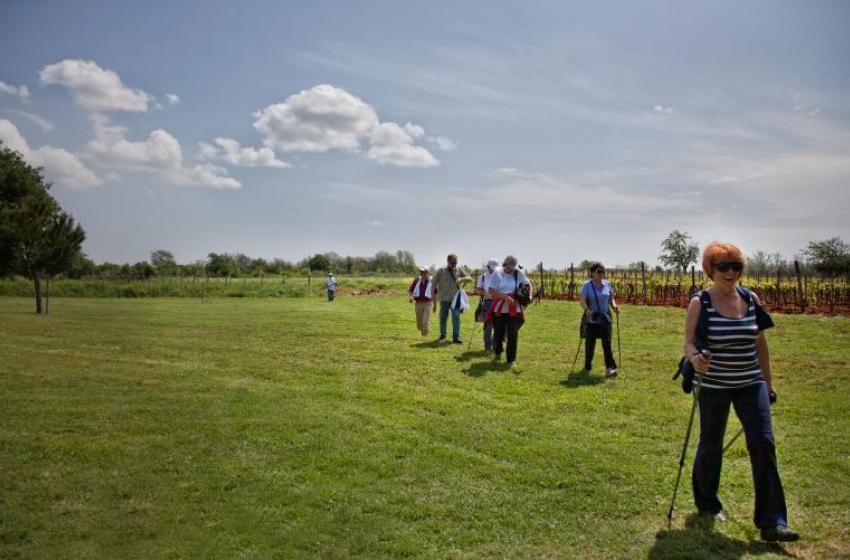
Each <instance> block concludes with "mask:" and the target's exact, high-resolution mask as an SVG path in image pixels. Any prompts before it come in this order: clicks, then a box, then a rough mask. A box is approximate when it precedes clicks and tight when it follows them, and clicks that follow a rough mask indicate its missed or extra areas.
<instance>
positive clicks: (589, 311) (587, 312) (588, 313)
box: [584, 307, 593, 319]
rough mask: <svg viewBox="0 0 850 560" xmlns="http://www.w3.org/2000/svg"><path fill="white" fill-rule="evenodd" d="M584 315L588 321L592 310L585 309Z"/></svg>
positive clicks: (591, 315)
mask: <svg viewBox="0 0 850 560" xmlns="http://www.w3.org/2000/svg"><path fill="white" fill-rule="evenodd" d="M584 314H585V315H587V318H588V319H590V318H591V317H593V309H591V308H589V307H588V308H587V309H585V310H584Z"/></svg>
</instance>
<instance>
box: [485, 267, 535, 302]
mask: <svg viewBox="0 0 850 560" xmlns="http://www.w3.org/2000/svg"><path fill="white" fill-rule="evenodd" d="M516 273H517V280H519V283H520V284H530V282H529V281H528V277H527V276H526V275H525V273H524V272H523V271H521V270H519V269H517V270H516ZM491 282H492V284H491V286H490V287H491V288H493V291H494V292H497V293H499V294H504V295H506V296H510V295H513V293H514V292H515V291H516V284H517V283H516V281H514V273H513V272H511V273H507V272H504V271H503V270H502V269H499V270H497V271H496V272H494V273H493V278H492V280H491Z"/></svg>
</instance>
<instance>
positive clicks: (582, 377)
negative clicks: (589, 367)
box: [558, 370, 605, 389]
mask: <svg viewBox="0 0 850 560" xmlns="http://www.w3.org/2000/svg"><path fill="white" fill-rule="evenodd" d="M604 382H605V378H604V377H599V376H595V375H590V373H588V372H586V371H584V370H579V371H576V372H573V373H570V374H569V375H568V376H567V378H566V379H563V380H561V381H559V382H558V384H559V385H561V386H562V387H566V388H567V389H575V388H576V387H584V386H587V385H599V384H600V383H604Z"/></svg>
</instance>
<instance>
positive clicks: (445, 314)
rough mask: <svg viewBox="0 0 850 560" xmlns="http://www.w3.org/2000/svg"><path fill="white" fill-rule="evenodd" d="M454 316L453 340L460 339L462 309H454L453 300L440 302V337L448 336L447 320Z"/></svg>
mask: <svg viewBox="0 0 850 560" xmlns="http://www.w3.org/2000/svg"><path fill="white" fill-rule="evenodd" d="M450 314H451V316H452V340H460V309H452V302H450V301H441V302H440V338H441V339H442V338H446V322H447V321H448V319H449V315H450Z"/></svg>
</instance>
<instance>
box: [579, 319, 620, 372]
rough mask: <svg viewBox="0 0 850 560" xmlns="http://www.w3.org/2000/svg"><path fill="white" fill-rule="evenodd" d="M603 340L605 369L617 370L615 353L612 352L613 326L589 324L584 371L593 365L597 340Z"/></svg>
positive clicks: (585, 342) (585, 343) (585, 345)
mask: <svg viewBox="0 0 850 560" xmlns="http://www.w3.org/2000/svg"><path fill="white" fill-rule="evenodd" d="M597 338H601V339H602V351H603V352H604V353H605V367H606V368H616V367H617V362H615V361H614V352H613V351H612V350H611V325H607V324H599V325H596V324H593V323H588V324H587V338H586V339H585V341H584V369H590V366H591V365H593V352H595V351H596V339H597Z"/></svg>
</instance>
